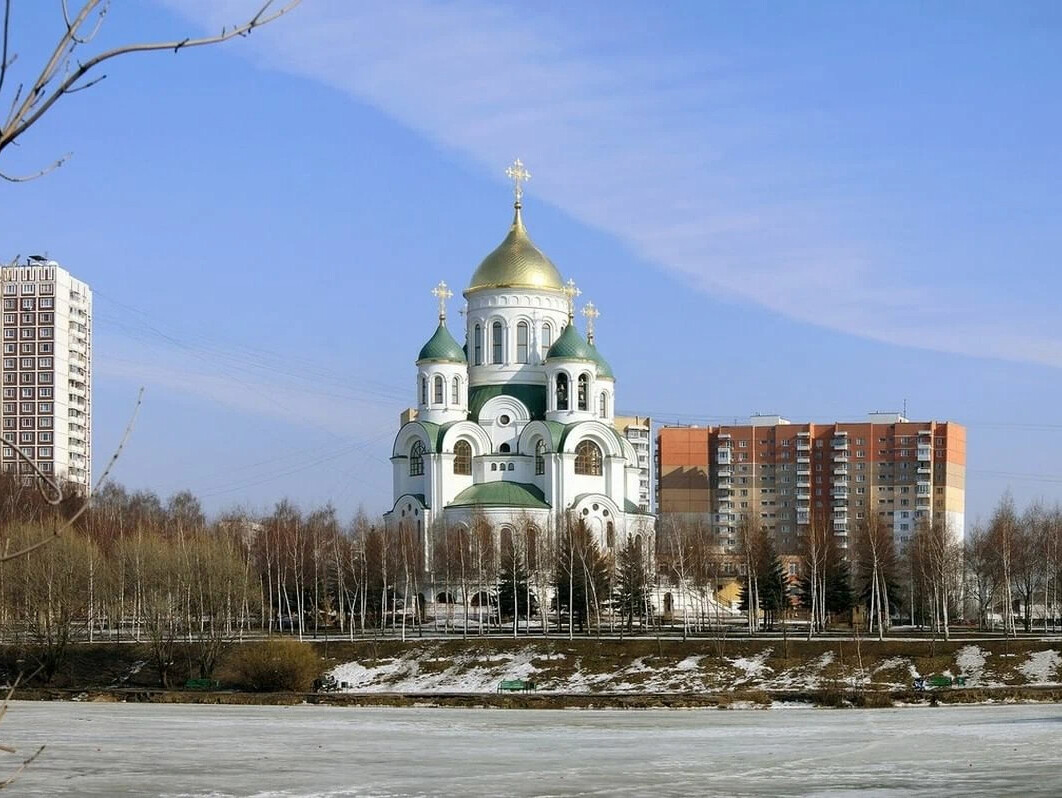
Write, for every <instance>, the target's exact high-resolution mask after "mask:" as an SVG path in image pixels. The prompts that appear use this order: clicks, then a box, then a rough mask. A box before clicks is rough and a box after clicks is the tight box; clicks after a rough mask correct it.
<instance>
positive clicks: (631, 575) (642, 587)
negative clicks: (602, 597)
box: [614, 538, 649, 632]
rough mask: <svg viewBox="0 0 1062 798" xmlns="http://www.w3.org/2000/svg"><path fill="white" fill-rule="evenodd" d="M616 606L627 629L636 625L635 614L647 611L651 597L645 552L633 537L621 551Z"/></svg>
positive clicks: (629, 629)
mask: <svg viewBox="0 0 1062 798" xmlns="http://www.w3.org/2000/svg"><path fill="white" fill-rule="evenodd" d="M614 598H615V602H616V608H617V609H618V610H619V612H620V618H621V619H622V620H623V621H624V622H626V624H627V631H628V632H629V631H631V629H632V627H633V625H634V616H635V615H642V614H643V613H644V612H645V611H646V606H647V603H648V598H649V574H648V571H647V569H646V567H645V553H644V552H643V551H642V547H641V546H639V545H638V544H637V543H635V541H634V539H633V538H629V539H628V540H627V543H626V545H624V547H623V548H622V549H621V550H620V553H619V568H618V571H617V574H616V591H615V596H614Z"/></svg>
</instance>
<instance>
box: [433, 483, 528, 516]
mask: <svg viewBox="0 0 1062 798" xmlns="http://www.w3.org/2000/svg"><path fill="white" fill-rule="evenodd" d="M473 505H474V506H477V507H527V508H530V509H537V510H548V509H549V505H548V504H546V497H545V496H544V495H543V493H542V491H541V490H539V489H538V488H537V487H535V486H534V485H529V484H527V483H526V482H481V483H480V484H478V485H472V486H471V487H469V488H465V489H464V490H463V491H461V492H460V493H458V494H457V495H456V496H455V497H454V500H453V501H452V502H450V504H448V505H447V506H448V507H469V506H473Z"/></svg>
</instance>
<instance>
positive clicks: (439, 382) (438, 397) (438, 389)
mask: <svg viewBox="0 0 1062 798" xmlns="http://www.w3.org/2000/svg"><path fill="white" fill-rule="evenodd" d="M443 385H444V383H443V378H442V377H440V376H439V375H438V374H436V375H435V387H434V389H433V391H432V393H433V395H434V396H433V398H434V399H435V404H437V405H441V404H442V403H443Z"/></svg>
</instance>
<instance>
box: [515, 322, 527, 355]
mask: <svg viewBox="0 0 1062 798" xmlns="http://www.w3.org/2000/svg"><path fill="white" fill-rule="evenodd" d="M516 362H517V363H526V362H527V322H526V321H522V322H520V323H519V324H517V325H516Z"/></svg>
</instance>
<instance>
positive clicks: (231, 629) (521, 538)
mask: <svg viewBox="0 0 1062 798" xmlns="http://www.w3.org/2000/svg"><path fill="white" fill-rule="evenodd" d="M0 508H2V510H3V515H2V516H0V536H2V539H3V544H4V547H5V549H6V550H7V551H9V552H10V551H18V550H21V549H23V548H26V547H28V546H31V545H32V544H33V543H35V542H37V541H40V540H43V539H46V538H49V537H51V536H52V533H53V531H54V530H55V529H56V528H62V527H63V526H64V519H69V518H71V517H72V516H74V515H75V514H77V513H78V511H79V509H80V503H79V501H78V500H77V499H69V500H67V501H66V502H65V503H64V504H63V505H61V506H59V507H53V506H51V505H50V504H48V503H47V502H46V501H45V500H44V498H43V496H42V495H41V494H40V493H39V492H38V491H37V490H36V489H35V488H34V487H33V486H22V485H20V484H19V483H17V482H14V481H11V480H5V481H0ZM648 545H649V542H648V541H642V540H641V539H640V538H639V539H637V540H632V541H629V542H628V543H627V545H619V544H617V545H615V546H614V547H602V546H601V545H600V544H599V542H598V541H597V540H596V539H595V537H594V536H593V535H592V534H591V533H590V531H589V529H588V528H587V527H586V526H585V525H584V524H582V523H580V522H577V521H574V520H573V519H570V518H564V517H558V518H557V519H556V520H555V521H553V522H551V523H550V524H548V525H547V528H545V529H540V528H539V527H538V526H536V525H535V524H533V523H531V522H530V520H528V519H524V520H522V521H521V520H519V519H518V521H517V523H515V524H512V525H510V526H508V527H506V528H505V529H501V530H499V529H497V528H495V527H494V526H492V525H491V524H489V523H488V522H487V521H486V519H484V518H474V519H473V521H472V523H471V524H470V525H468V526H460V527H452V528H443V527H439V528H435V529H431V530H427V531H425V530H422V529H420V528H419V527H416V526H413V525H412V524H406V523H403V524H399V525H398V526H397V528H391V529H385V527H384V525H383V523H382V522H381V521H380V520H377V519H370V518H369V517H368V516H366V515H365V514H363V513H358V514H357V515H356V516H355V517H354V518H353V519H352V520H350V521H349V522H347V523H344V522H342V521H341V520H340V519H339V518H338V517H337V514H336V512H335V510H334V509H333V508H331V507H324V508H317V509H314V510H312V511H310V512H303V511H301V510H300V509H299V508H298V507H296V506H295V505H293V504H292V503H290V502H287V501H282V502H280V503H279V504H277V505H276V507H275V508H274V510H273V512H271V513H270V514H268V515H265V516H258V517H255V516H251V515H249V514H246V513H229V514H224V515H222V516H221V517H219V518H217V519H215V520H212V521H208V520H207V518H206V516H205V514H204V513H203V511H202V508H201V506H200V504H199V502H198V500H197V499H196V498H195V497H194V496H193V495H192V494H190V493H188V492H182V493H178V494H176V495H174V496H172V497H171V498H169V499H168V500H166V501H162V500H161V499H160V498H159V497H158V496H156V495H155V494H153V493H150V492H137V493H130V492H127V491H125V490H124V489H123V488H121V487H120V486H118V485H115V484H108V485H106V486H105V487H104V488H103V489H102V490H100V491H99V492H97V494H96V495H95V496H94V497H93V501H92V503H91V506H90V507H89V508H88V509H87V510H86V511H85V512H83V513H81V514H80V515H79V516H78V518H77V522H76V524H74V526H73V527H72V528H70V529H63V532H62V534H60V535H58V536H56V537H55V538H54V539H53V540H51V541H50V542H49V543H48V544H47V545H46V546H44V547H42V548H39V549H37V550H35V551H32V552H30V553H29V554H26V555H24V556H20V557H17V558H14V559H12V560H10V561H8V562H6V563H4V564H3V565H2V566H0V641H3V642H7V643H16V644H25V645H31V646H33V649H34V657H35V659H36V660H37V661H39V662H40V664H41V666H42V673H43V675H44V676H45V677H47V676H49V675H50V674H51V673H54V671H55V669H56V667H57V665H58V663H59V662H60V661H61V659H62V657H63V656H64V655H65V653H66V652H67V650H68V648H69V646H70V644H71V643H72V642H74V641H76V640H81V639H85V640H101V639H107V640H118V641H129V640H133V641H138V642H141V643H143V644H145V645H147V646H148V647H149V649H150V652H151V664H152V667H154V668H155V669H156V670H157V671H158V675H159V680H160V682H161V683H162V684H163V685H167V684H168V683H169V681H170V680H171V676H172V674H173V672H174V669H175V660H176V654H175V651H176V650H177V649H178V648H179V647H180V644H182V643H184V644H190V645H191V648H192V649H193V650H194V651H195V652H196V655H195V663H194V665H195V666H196V668H197V670H198V672H199V674H200V675H201V676H202V677H204V678H206V677H209V676H210V675H211V673H212V672H213V670H214V667H215V666H216V664H217V662H218V657H219V654H220V651H221V650H222V648H223V647H224V646H225V645H226V644H227V643H229V642H231V641H233V640H236V639H238V638H240V637H241V636H242V637H246V636H248V635H254V634H271V633H276V632H283V633H292V634H295V635H298V636H299V637H300V638H301V637H305V636H317V635H321V634H325V633H326V632H327V633H328V634H336V633H338V634H342V635H348V636H350V637H352V638H353V637H354V636H355V635H366V634H376V633H379V632H380V631H382V630H386V629H389V628H391V627H394V628H395V629H396V630H398V631H399V632H400V633H401V634H402V635H403V636H404V635H406V634H407V633H415V634H416V633H421V632H422V631H423V629H424V625H425V623H426V622H429V621H431V622H433V623H434V628H439V629H449V630H450V631H455V632H461V633H463V634H466V635H467V634H477V633H484V632H486V631H489V630H492V629H493V630H497V629H499V628H503V627H504V628H506V629H509V630H511V631H512V633H513V634H517V633H519V632H520V631H521V630H522V631H523V633H525V634H527V633H531V632H532V630H533V626H532V624H533V622H534V630H535V631H538V632H542V633H547V634H548V633H550V632H551V631H552V632H555V633H567V634H568V635H572V634H574V633H575V632H576V631H581V632H586V633H590V632H591V630H593V631H596V632H598V633H600V632H601V631H602V629H603V628H604V625H605V624H607V628H608V629H610V630H615V629H616V628H622V626H623V624H626V628H628V629H631V628H633V626H634V625H635V624H636V623H638V624H643V623H646V622H648V621H650V620H651V619H652V618H653V607H652V603H651V600H650V585H651V581H652V573H651V571H650V563H651V558H650V555H649V550H648ZM429 604H430V605H433V606H434V608H435V617H434V618H432V619H429V618H428V617H427V608H428V605H429Z"/></svg>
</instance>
